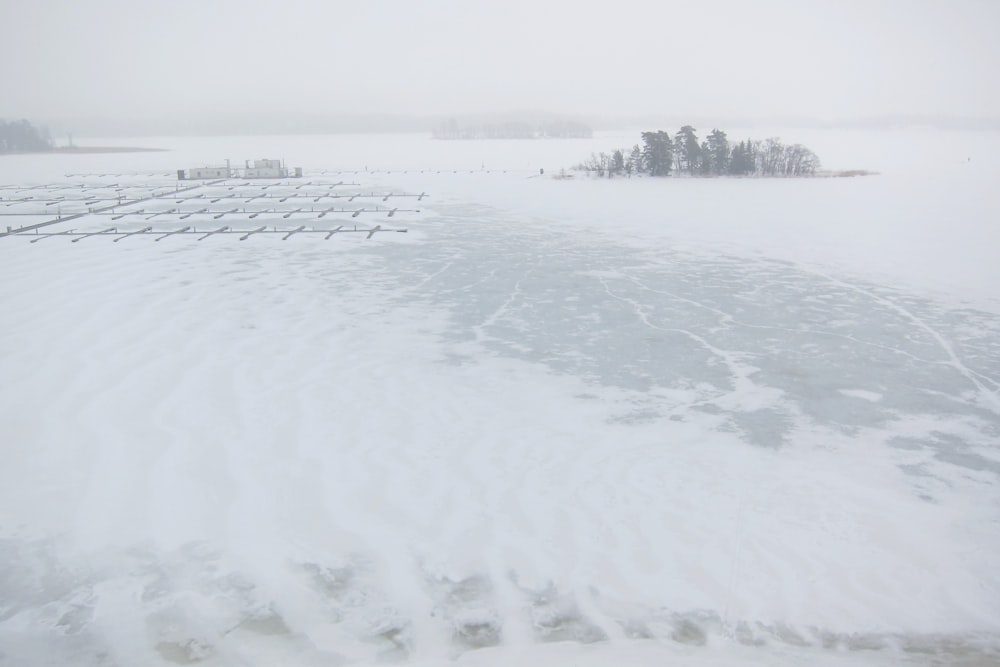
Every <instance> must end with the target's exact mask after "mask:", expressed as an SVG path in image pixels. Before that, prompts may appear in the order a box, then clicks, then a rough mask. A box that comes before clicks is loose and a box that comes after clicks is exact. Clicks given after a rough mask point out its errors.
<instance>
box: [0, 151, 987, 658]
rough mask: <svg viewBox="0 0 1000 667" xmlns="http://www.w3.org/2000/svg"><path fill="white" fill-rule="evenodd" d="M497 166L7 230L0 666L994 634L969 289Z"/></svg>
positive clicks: (768, 645)
mask: <svg viewBox="0 0 1000 667" xmlns="http://www.w3.org/2000/svg"><path fill="white" fill-rule="evenodd" d="M117 159H123V160H124V159H126V158H117ZM158 159H163V158H162V157H161V158H158ZM5 176H6V177H7V178H10V176H9V174H7V175H5ZM315 178H318V179H329V183H335V182H336V181H337V178H338V177H337V176H335V175H330V176H315ZM357 178H358V179H359V180H361V179H363V178H365V175H364V174H360V175H358V176H357ZM459 179H467V180H468V179H479V180H477V182H478V183H479V185H475V186H471V185H469V186H466V185H462V183H460V182H459ZM527 182H528V181H527V180H526V174H524V173H513V172H512V173H509V174H503V173H497V174H490V175H486V174H479V175H472V176H470V175H468V174H464V175H457V174H442V175H438V174H426V175H420V174H410V175H403V174H398V173H397V174H387V175H382V176H379V177H377V178H374V177H373V178H372V182H371V183H365V184H363V186H364V187H368V186H369V185H370V186H371V187H372V188H376V189H378V188H382V189H383V190H384V191H387V192H388V191H389V190H390V189H394V190H395V191H397V192H402V191H404V190H406V191H411V192H422V191H424V190H427V191H428V192H432V193H433V192H434V191H435V189H436V188H435V187H434V186H435V185H437V186H439V188H438V189H440V190H442V191H445V192H446V194H445V195H443V196H441V197H437V198H435V197H434V196H432V197H430V198H429V199H425V200H423V201H421V207H425V209H424V210H423V212H422V213H421V214H420V216H418V217H415V218H407V220H406V225H407V227H408V228H409V229H408V233H406V234H376V235H374V236H373V237H372V238H370V239H369V238H366V237H365V235H362V234H357V235H349V236H344V237H340V236H336V237H334V239H333V240H331V241H330V242H324V241H323V240H322V238H323V237H322V236H318V235H314V236H307V235H295V236H292V237H291V238H289V239H288V240H287V241H282V240H281V238H282V237H281V236H280V235H271V236H260V237H255V238H251V239H249V240H248V241H247V242H245V243H241V242H239V240H238V238H237V237H236V236H223V235H221V234H220V235H213V236H212V237H209V238H206V239H205V240H204V241H203V242H194V239H193V238H192V239H183V240H182V239H166V240H164V242H162V243H154V242H152V239H149V238H128V239H125V240H123V241H122V242H121V243H112V242H109V240H108V239H94V238H89V237H88V238H87V239H86V240H83V241H81V242H80V243H71V242H70V240H69V239H60V238H53V239H51V240H49V241H46V242H45V243H38V244H32V243H30V239H28V238H23V237H19V236H11V237H6V238H0V266H2V269H0V278H2V283H3V310H4V312H5V313H6V316H5V318H4V326H3V327H2V329H0V377H2V378H3V385H2V389H0V414H2V417H3V421H2V423H3V426H2V444H0V451H2V454H3V459H2V460H3V465H2V466H0V565H2V567H0V664H11V665H15V664H18V665H19V664H79V665H135V664H143V665H156V664H161V665H170V664H197V665H205V666H213V667H214V666H216V665H274V664H295V665H345V664H347V665H350V664H368V663H373V662H378V661H387V660H402V661H405V662H407V663H408V664H450V663H457V664H459V665H493V664H510V663H511V662H512V661H517V662H520V663H523V664H528V665H547V664H564V663H566V664H581V665H601V664H619V663H620V664H625V663H628V664H642V665H646V664H648V665H653V664H657V665H662V664H674V663H677V664H682V663H683V664H710V665H723V664H733V665H736V664H738V665H745V664H761V665H765V664H766V665H774V664H779V665H780V664H787V665H793V664H817V665H827V664H829V665H840V664H887V663H898V664H914V665H922V664H969V665H972V664H977V665H978V664H991V663H992V662H995V661H997V660H1000V626H998V622H997V619H998V618H1000V574H998V572H1000V570H998V568H997V556H996V554H997V553H998V552H1000V511H998V510H1000V451H998V446H997V443H998V442H1000V407H998V403H997V396H998V390H1000V385H998V383H1000V314H998V313H997V312H995V311H991V310H990V309H988V308H980V307H976V306H971V305H966V306H959V305H956V304H955V303H952V302H947V301H942V300H939V299H936V298H932V297H931V296H930V295H927V294H923V293H921V292H920V291H919V290H913V289H909V288H905V287H901V286H898V285H887V284H884V283H878V282H875V281H874V280H872V279H871V277H867V276H864V275H859V274H856V273H848V272H843V271H838V270H837V269H836V267H832V266H820V265H818V264H817V263H815V262H796V261H789V260H788V258H786V257H776V256H766V255H763V256H752V255H751V254H749V253H742V254H741V253H736V252H732V251H731V248H728V247H726V246H722V245H720V246H719V247H717V248H711V247H709V244H706V243H704V242H699V243H698V244H692V243H688V242H686V241H685V240H684V239H679V240H678V242H676V243H672V244H671V243H664V242H660V241H659V240H656V239H653V240H649V239H647V241H648V242H641V241H642V240H643V239H642V238H641V237H640V236H632V237H630V238H623V237H622V235H621V234H622V233H623V230H624V229H625V227H624V226H620V225H615V224H611V225H608V227H607V228H605V229H604V230H603V231H602V230H600V229H596V230H595V226H594V225H593V224H592V222H593V221H583V222H581V221H579V220H574V219H571V218H566V219H561V218H559V217H557V216H554V215H550V214H549V213H547V212H546V213H545V214H543V215H535V216H532V215H527V214H525V213H524V212H523V211H521V210H519V209H518V207H517V206H510V207H503V206H500V205H498V204H497V203H496V201H495V199H493V198H488V197H484V198H482V199H483V200H485V199H490V202H489V203H484V202H483V201H478V200H477V197H476V196H475V194H476V192H477V188H479V189H480V190H481V189H482V188H483V187H487V186H485V185H482V184H483V183H490V184H493V185H489V187H499V188H508V189H509V191H510V192H513V193H515V194H517V193H519V194H523V193H524V192H527V191H528V190H526V189H525V188H526V187H528V186H525V183H527ZM622 185H623V186H625V187H627V184H624V183H623V184H622ZM574 187H576V186H575V185H574ZM694 187H700V186H699V185H698V184H694ZM718 187H719V188H721V189H725V188H730V187H733V188H737V189H740V188H742V187H743V184H739V183H735V182H728V183H727V182H725V181H719V182H718ZM786 187H787V188H789V189H792V188H795V187H809V188H812V187H814V184H811V183H810V184H809V185H807V186H806V185H801V184H800V185H796V183H795V182H789V183H787V184H786ZM831 187H834V186H831ZM835 187H840V186H839V185H837V186H835ZM463 188H465V194H463V193H462V190H463ZM564 188H565V185H564V184H561V183H559V182H558V181H554V180H540V179H535V180H532V181H530V190H531V192H533V193H535V196H539V197H542V196H544V197H548V198H549V200H548V202H547V204H546V206H548V207H550V208H551V207H552V206H554V204H553V201H555V200H556V199H558V198H559V197H571V196H572V194H571V193H572V192H573V191H574V190H571V191H569V193H570V194H568V193H567V190H565V189H564ZM723 195H724V193H722V194H720V196H723ZM567 206H568V207H570V206H571V205H570V204H569V203H567ZM542 208H544V207H542ZM330 217H331V218H332V219H331V220H328V221H326V222H325V223H324V224H328V225H329V226H330V228H331V229H333V228H335V227H336V226H337V225H342V224H346V223H345V222H344V221H343V220H338V219H337V216H336V215H331V216H330ZM152 222H155V221H150V222H149V223H147V222H145V221H136V222H135V223H134V225H136V226H137V227H140V226H142V225H145V224H152ZM293 222H294V221H293ZM385 222H386V221H384V220H383V221H381V224H383V225H385ZM186 223H187V221H185V224H186ZM94 224H95V227H94V230H95V231H100V230H101V229H103V228H104V227H101V226H100V222H99V221H98V222H95V223H94ZM261 224H264V222H263V221H262V222H261ZM268 224H270V223H268ZM287 224H288V225H289V228H290V229H294V228H295V227H297V226H298V224H295V225H292V224H291V223H287ZM393 224H397V223H395V218H393ZM706 224H707V222H706ZM179 226H180V225H179ZM219 226H221V224H216V225H215V228H217V227H219ZM248 229H250V228H249V227H248ZM206 231H207V230H206Z"/></svg>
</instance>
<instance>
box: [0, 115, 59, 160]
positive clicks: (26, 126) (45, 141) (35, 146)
mask: <svg viewBox="0 0 1000 667" xmlns="http://www.w3.org/2000/svg"><path fill="white" fill-rule="evenodd" d="M51 149H52V136H51V135H50V134H49V131H48V129H46V128H42V129H38V128H37V127H35V126H34V125H32V124H31V123H29V122H28V121H26V120H23V119H22V120H15V121H11V122H9V123H8V122H7V121H5V120H0V153H14V152H29V151H47V150H51Z"/></svg>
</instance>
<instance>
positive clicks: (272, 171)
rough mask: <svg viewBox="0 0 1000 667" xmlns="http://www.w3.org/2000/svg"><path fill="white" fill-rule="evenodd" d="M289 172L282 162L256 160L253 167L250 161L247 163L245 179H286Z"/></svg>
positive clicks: (244, 172)
mask: <svg viewBox="0 0 1000 667" xmlns="http://www.w3.org/2000/svg"><path fill="white" fill-rule="evenodd" d="M287 176H288V170H287V169H285V165H284V164H283V163H282V160H254V161H253V165H251V164H250V160H247V162H246V168H245V169H244V171H243V177H244V178H286V177H287Z"/></svg>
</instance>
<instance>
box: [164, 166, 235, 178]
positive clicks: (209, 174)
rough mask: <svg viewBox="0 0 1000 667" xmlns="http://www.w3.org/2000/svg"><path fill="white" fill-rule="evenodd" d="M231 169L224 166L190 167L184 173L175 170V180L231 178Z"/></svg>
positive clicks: (181, 170)
mask: <svg viewBox="0 0 1000 667" xmlns="http://www.w3.org/2000/svg"><path fill="white" fill-rule="evenodd" d="M233 171H234V170H233V169H232V168H231V167H230V166H229V165H228V164H226V165H225V166H224V167H192V168H191V169H188V170H187V171H186V172H185V171H184V170H183V169H178V170H177V180H178V181H183V180H185V179H191V180H199V179H211V178H232V177H233Z"/></svg>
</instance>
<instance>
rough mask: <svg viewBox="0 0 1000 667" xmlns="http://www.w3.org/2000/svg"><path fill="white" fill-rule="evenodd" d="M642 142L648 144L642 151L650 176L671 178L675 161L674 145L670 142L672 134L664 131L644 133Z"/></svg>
mask: <svg viewBox="0 0 1000 667" xmlns="http://www.w3.org/2000/svg"><path fill="white" fill-rule="evenodd" d="M642 141H643V143H644V144H646V145H645V147H644V148H643V151H642V159H643V163H644V164H645V166H646V169H648V170H649V175H650V176H669V175H670V168H671V167H672V166H673V161H674V156H673V151H674V144H673V142H672V141H671V140H670V134H669V133H667V132H664V131H663V130H659V131H657V132H643V133H642Z"/></svg>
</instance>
